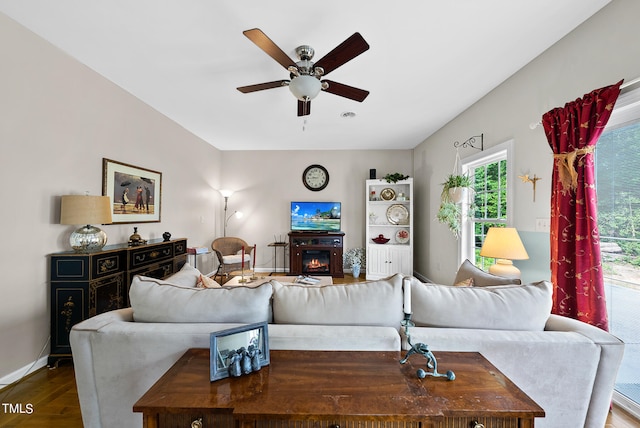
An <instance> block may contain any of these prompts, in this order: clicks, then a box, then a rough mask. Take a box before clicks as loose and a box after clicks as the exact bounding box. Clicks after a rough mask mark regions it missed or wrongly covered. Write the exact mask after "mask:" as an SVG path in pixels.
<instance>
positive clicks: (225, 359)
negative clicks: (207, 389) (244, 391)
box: [209, 322, 270, 382]
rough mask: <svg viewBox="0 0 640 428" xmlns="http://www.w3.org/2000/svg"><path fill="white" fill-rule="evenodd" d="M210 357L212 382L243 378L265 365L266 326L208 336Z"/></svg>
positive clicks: (249, 325) (267, 334)
mask: <svg viewBox="0 0 640 428" xmlns="http://www.w3.org/2000/svg"><path fill="white" fill-rule="evenodd" d="M209 355H210V357H209V358H210V371H211V382H213V381H214V380H218V379H224V378H226V377H230V376H231V377H238V376H242V375H246V374H249V373H251V372H254V371H258V370H260V369H261V368H262V367H264V366H268V365H269V362H270V357H269V327H268V324H267V323H266V322H261V323H255V324H248V325H244V326H241V327H236V328H231V329H227V330H221V331H215V332H213V333H211V351H210V354H209Z"/></svg>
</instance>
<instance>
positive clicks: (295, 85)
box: [289, 75, 322, 101]
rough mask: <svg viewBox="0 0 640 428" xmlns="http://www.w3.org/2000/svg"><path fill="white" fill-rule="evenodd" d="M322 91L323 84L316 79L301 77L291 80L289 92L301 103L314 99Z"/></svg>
mask: <svg viewBox="0 0 640 428" xmlns="http://www.w3.org/2000/svg"><path fill="white" fill-rule="evenodd" d="M320 89H322V83H320V80H318V79H317V78H316V77H313V76H307V75H301V76H297V77H294V78H293V79H291V82H290V83H289V90H290V91H291V93H292V94H293V95H294V96H295V97H296V98H297V99H299V100H300V101H309V100H312V99H314V98H315V97H316V96H317V95H318V94H319V93H320Z"/></svg>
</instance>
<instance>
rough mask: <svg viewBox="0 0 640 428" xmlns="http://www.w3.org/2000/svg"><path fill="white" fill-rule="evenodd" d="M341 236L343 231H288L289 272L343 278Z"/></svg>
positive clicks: (342, 236)
mask: <svg viewBox="0 0 640 428" xmlns="http://www.w3.org/2000/svg"><path fill="white" fill-rule="evenodd" d="M343 238H344V233H343V232H337V233H331V232H330V233H318V232H291V233H289V248H290V252H289V273H290V274H291V275H331V276H334V277H337V278H343V277H344V271H343V265H342V252H343Z"/></svg>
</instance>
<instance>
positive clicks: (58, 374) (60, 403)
mask: <svg viewBox="0 0 640 428" xmlns="http://www.w3.org/2000/svg"><path fill="white" fill-rule="evenodd" d="M334 282H335V283H346V282H355V281H354V280H353V278H349V277H347V278H345V279H339V278H335V279H334ZM0 403H2V406H1V407H0V428H18V427H20V428H82V426H83V425H82V418H81V416H80V404H79V402H78V392H77V390H76V383H75V376H74V372H73V365H72V363H71V361H70V360H61V361H60V364H59V367H58V368H57V369H48V368H46V367H45V368H42V369H40V370H38V371H36V372H35V373H33V374H32V375H30V376H28V377H26V378H25V379H23V380H22V382H19V383H16V384H13V385H11V386H9V387H7V388H5V389H3V390H0ZM9 404H11V405H13V406H12V407H13V409H14V412H16V411H17V412H20V411H22V412H23V413H13V414H12V413H11V411H10V409H9V407H8V406H9ZM29 409H32V411H31V413H30V414H29V413H28V412H29ZM639 424H640V421H638V420H636V419H634V418H633V417H631V416H630V415H629V414H627V413H626V412H625V411H624V410H622V409H620V408H618V407H615V406H614V408H613V412H612V413H611V414H610V415H609V418H608V419H607V424H606V426H605V428H636V427H638V426H639ZM86 428H91V427H86ZM127 428H129V427H127ZM131 428H135V427H131Z"/></svg>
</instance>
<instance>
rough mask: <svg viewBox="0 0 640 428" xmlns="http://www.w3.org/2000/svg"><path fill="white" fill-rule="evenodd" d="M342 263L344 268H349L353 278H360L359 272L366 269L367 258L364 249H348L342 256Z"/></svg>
mask: <svg viewBox="0 0 640 428" xmlns="http://www.w3.org/2000/svg"><path fill="white" fill-rule="evenodd" d="M342 258H343V262H344V266H345V267H346V268H349V267H350V268H351V273H352V275H353V277H354V278H358V277H359V276H360V270H361V269H362V268H364V267H366V263H367V258H366V253H365V249H364V248H350V249H348V250H347V251H345V253H344V255H343V257H342Z"/></svg>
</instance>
